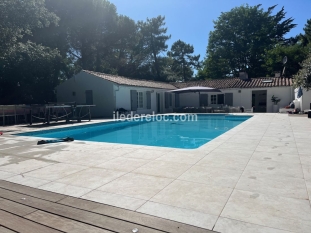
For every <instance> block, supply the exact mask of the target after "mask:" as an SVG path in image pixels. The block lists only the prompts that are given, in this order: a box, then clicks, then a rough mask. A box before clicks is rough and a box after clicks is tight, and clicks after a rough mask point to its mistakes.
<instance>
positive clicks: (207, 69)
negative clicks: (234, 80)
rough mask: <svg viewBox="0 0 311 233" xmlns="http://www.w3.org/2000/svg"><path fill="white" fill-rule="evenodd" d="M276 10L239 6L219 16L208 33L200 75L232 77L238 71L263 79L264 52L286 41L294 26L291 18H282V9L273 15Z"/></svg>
mask: <svg viewBox="0 0 311 233" xmlns="http://www.w3.org/2000/svg"><path fill="white" fill-rule="evenodd" d="M275 7H276V6H272V7H269V8H268V10H264V9H263V8H261V5H257V6H249V5H242V6H240V7H236V8H233V9H232V10H231V11H229V12H223V13H221V15H220V16H219V18H218V19H217V20H216V21H214V31H212V32H210V35H209V42H208V47H207V53H206V56H207V59H206V61H205V63H204V68H203V70H202V71H201V73H203V74H205V75H206V76H207V77H208V78H222V77H234V76H237V75H238V73H239V72H240V71H246V72H248V73H249V76H250V77H258V76H265V73H263V72H262V68H261V67H262V65H263V63H264V54H265V50H269V49H272V48H273V47H274V46H275V45H276V44H277V43H282V42H285V41H286V39H285V38H284V35H285V34H286V33H287V32H289V31H290V30H291V29H292V28H294V27H295V26H296V25H295V24H293V23H292V22H293V19H292V18H288V19H286V18H285V15H286V12H285V10H284V8H282V9H281V10H279V11H278V12H277V13H276V14H273V10H274V9H275Z"/></svg>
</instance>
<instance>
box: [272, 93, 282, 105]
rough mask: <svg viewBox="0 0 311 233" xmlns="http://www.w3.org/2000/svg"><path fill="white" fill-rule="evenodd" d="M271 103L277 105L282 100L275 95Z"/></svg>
mask: <svg viewBox="0 0 311 233" xmlns="http://www.w3.org/2000/svg"><path fill="white" fill-rule="evenodd" d="M271 101H272V103H273V104H275V105H277V104H278V103H279V102H280V101H281V99H280V98H278V97H276V96H274V95H273V96H272V97H271Z"/></svg>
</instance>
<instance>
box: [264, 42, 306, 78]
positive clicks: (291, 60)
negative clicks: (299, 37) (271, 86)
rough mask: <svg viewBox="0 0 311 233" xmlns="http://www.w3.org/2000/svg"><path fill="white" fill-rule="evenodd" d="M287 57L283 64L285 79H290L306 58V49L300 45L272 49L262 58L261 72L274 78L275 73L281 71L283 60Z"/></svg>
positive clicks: (279, 45)
mask: <svg viewBox="0 0 311 233" xmlns="http://www.w3.org/2000/svg"><path fill="white" fill-rule="evenodd" d="M285 56H287V63H286V64H285V73H284V76H285V77H292V76H293V75H294V74H296V73H297V72H298V70H299V69H300V68H301V66H300V62H301V61H303V60H304V59H305V58H306V56H307V49H306V48H305V47H303V46H302V45H301V44H295V45H290V46H289V45H281V44H278V45H276V46H275V47H274V48H273V49H270V50H267V51H266V53H265V56H264V64H263V65H262V68H263V70H265V71H266V75H267V76H274V73H275V71H279V72H280V73H281V72H282V71H283V68H284V65H283V62H282V60H283V58H284V57H285Z"/></svg>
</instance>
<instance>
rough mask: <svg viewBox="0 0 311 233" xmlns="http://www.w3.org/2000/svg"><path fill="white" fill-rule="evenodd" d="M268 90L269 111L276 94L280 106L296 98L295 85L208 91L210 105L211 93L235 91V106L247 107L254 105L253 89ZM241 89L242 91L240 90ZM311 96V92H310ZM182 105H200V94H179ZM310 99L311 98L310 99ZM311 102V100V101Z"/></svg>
mask: <svg viewBox="0 0 311 233" xmlns="http://www.w3.org/2000/svg"><path fill="white" fill-rule="evenodd" d="M260 90H266V91H267V112H273V103H272V102H271V97H272V96H273V95H274V96H276V97H278V98H280V99H281V101H280V102H279V104H278V105H279V107H280V108H281V107H285V106H287V105H288V104H289V103H290V102H291V101H292V100H293V99H294V90H293V87H269V88H241V89H221V93H219V92H215V93H212V92H208V93H203V92H202V94H208V105H210V104H211V95H217V94H225V93H233V106H234V107H238V106H243V107H244V108H246V109H250V108H251V107H252V92H253V91H260ZM239 91H240V92H239ZM310 98H311V92H310ZM179 99H180V106H181V107H187V106H188V107H199V105H200V102H199V94H198V93H183V94H180V95H179ZM309 100H310V99H309ZM310 103H311V102H310Z"/></svg>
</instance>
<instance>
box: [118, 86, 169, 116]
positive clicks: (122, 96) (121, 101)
mask: <svg viewBox="0 0 311 233" xmlns="http://www.w3.org/2000/svg"><path fill="white" fill-rule="evenodd" d="M113 89H114V93H113V97H114V99H115V103H116V109H117V108H124V109H126V110H131V90H135V91H137V92H143V95H144V104H143V106H144V107H143V108H138V109H137V111H135V113H137V114H152V113H158V112H157V100H156V94H157V93H159V94H160V103H161V104H160V112H159V113H166V112H172V107H170V108H168V109H165V100H164V99H165V97H164V96H165V94H164V93H165V92H166V91H167V90H164V89H156V88H148V87H137V86H125V85H117V84H114V88H113ZM147 91H150V92H151V109H147V103H146V92H147ZM173 103H174V99H173Z"/></svg>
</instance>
